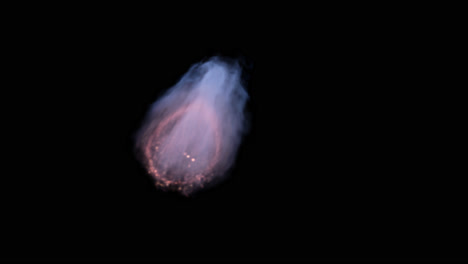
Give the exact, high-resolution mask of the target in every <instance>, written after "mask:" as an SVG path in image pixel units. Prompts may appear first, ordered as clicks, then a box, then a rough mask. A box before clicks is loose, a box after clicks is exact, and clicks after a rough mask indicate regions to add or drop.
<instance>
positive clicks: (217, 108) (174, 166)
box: [136, 57, 248, 196]
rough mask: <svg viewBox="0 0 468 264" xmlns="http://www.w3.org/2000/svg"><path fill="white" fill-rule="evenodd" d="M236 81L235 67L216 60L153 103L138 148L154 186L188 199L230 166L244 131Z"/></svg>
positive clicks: (243, 98) (242, 94) (201, 66)
mask: <svg viewBox="0 0 468 264" xmlns="http://www.w3.org/2000/svg"><path fill="white" fill-rule="evenodd" d="M240 78H241V68H240V66H239V64H238V63H228V62H227V61H223V60H221V59H220V58H218V57H214V58H211V59H210V60H208V61H207V62H204V63H198V64H195V65H194V66H192V67H191V68H190V69H189V71H188V72H187V73H186V74H185V75H184V76H183V77H182V78H181V80H180V81H179V82H178V83H177V84H176V85H175V86H173V87H172V88H171V89H169V90H168V92H167V93H166V94H165V95H164V96H162V98H160V99H159V100H158V101H156V102H155V103H154V105H153V106H152V108H151V110H150V111H149V113H148V115H147V117H146V120H145V122H144V124H143V126H142V128H141V129H140V131H139V132H138V135H137V141H136V147H137V150H138V152H139V154H140V157H141V159H142V162H143V164H144V165H145V166H146V168H147V169H148V173H150V174H151V175H152V176H153V177H154V179H155V181H156V186H158V187H161V188H164V189H171V190H177V191H179V192H181V193H182V194H184V195H187V196H188V195H190V194H191V193H193V192H194V191H196V190H199V189H200V188H202V187H204V186H206V184H208V183H210V182H213V180H215V179H219V178H220V177H221V176H222V175H223V174H224V173H225V172H226V170H227V169H229V168H230V166H231V165H232V163H233V160H234V157H235V154H236V151H237V148H238V145H239V143H240V140H241V136H242V134H243V132H245V119H244V113H243V111H244V105H245V102H246V100H247V99H248V95H247V93H246V91H245V90H244V88H243V87H242V85H241V81H240Z"/></svg>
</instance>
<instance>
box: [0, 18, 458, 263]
mask: <svg viewBox="0 0 468 264" xmlns="http://www.w3.org/2000/svg"><path fill="white" fill-rule="evenodd" d="M332 10H334V9H332ZM106 14H107V13H106ZM132 14H133V15H132V16H130V15H129V17H127V16H124V15H120V16H119V15H109V16H108V17H109V18H108V17H107V15H106V16H95V17H94V18H91V17H92V15H90V17H86V19H85V18H82V17H81V18H80V16H76V17H77V18H80V19H70V20H65V18H64V17H67V14H64V15H62V16H60V18H56V19H54V18H45V17H44V18H40V19H38V20H34V21H36V22H37V21H40V22H41V23H36V22H34V21H32V20H31V21H27V22H23V23H24V24H22V25H20V27H21V28H22V29H23V30H22V31H17V32H16V33H15V34H16V35H15V36H17V38H14V40H13V42H14V46H15V48H14V51H15V52H13V54H18V56H17V57H18V58H17V59H16V60H15V66H14V67H18V69H21V71H22V73H24V74H19V76H18V78H17V80H18V81H17V84H16V87H17V91H19V93H20V98H21V99H20V104H19V105H17V106H16V107H17V109H18V111H17V113H18V115H19V117H18V118H16V119H15V118H13V119H14V120H15V122H16V125H14V126H12V130H13V131H12V132H13V133H14V134H15V135H16V136H20V137H21V138H22V141H23V142H24V144H25V146H24V147H22V148H21V150H20V151H19V152H18V153H16V152H15V154H14V155H13V153H12V155H13V156H16V157H18V158H19V159H20V161H19V162H18V165H17V166H16V169H15V173H12V174H9V175H8V176H5V179H4V180H5V181H6V183H7V184H5V185H3V186H5V187H4V188H5V190H4V191H3V193H2V195H3V196H4V199H3V201H4V203H5V204H4V207H3V208H4V210H5V211H4V212H5V213H4V214H3V216H4V217H6V219H7V224H6V225H5V227H6V230H7V231H6V232H7V233H6V235H2V237H3V239H5V240H7V241H8V246H7V247H8V248H7V249H6V250H5V252H6V254H2V255H3V256H2V257H5V258H20V259H24V258H31V259H45V258H66V259H70V258H81V259H90V258H101V259H103V258H105V259H118V258H126V259H148V260H163V259H230V258H234V259H283V260H286V259H307V260H313V259H324V258H327V259H336V258H345V259H349V258H425V257H458V255H457V254H459V253H460V252H461V251H460V249H458V248H457V247H460V246H461V245H460V244H458V243H455V242H453V243H452V244H451V243H450V242H448V241H451V240H450V239H449V237H448V234H450V233H453V232H454V231H456V230H457V224H453V225H447V224H448V223H449V222H451V221H452V220H447V219H455V220H453V221H454V222H452V223H455V222H456V219H459V216H458V214H459V210H460V209H455V207H456V206H455V205H454V203H453V201H456V200H458V199H460V198H461V195H462V194H461V193H460V192H458V191H457V189H456V188H454V185H455V186H456V185H457V184H456V182H457V179H456V178H453V179H452V178H450V177H452V176H453V175H454V174H453V173H450V172H448V169H447V166H446V164H445V163H444V162H445V161H443V160H442V159H437V160H438V162H434V156H433V155H432V154H433V153H437V151H435V149H437V148H438V147H439V145H438V143H436V142H433V141H432V140H431V139H432V138H433V134H428V133H427V131H431V133H436V132H435V130H434V129H437V126H431V124H433V122H435V121H434V120H438V119H437V118H438V117H437V113H439V112H438V111H439V108H437V106H438V104H437V102H438V101H434V100H433V99H434V97H433V94H432V92H433V90H432V88H430V87H428V86H424V87H421V86H418V85H417V84H418V79H419V78H423V79H424V78H427V76H426V75H424V73H423V72H422V71H420V70H418V69H420V68H419V67H417V66H416V64H418V63H422V64H424V61H425V60H427V58H426V57H425V56H423V55H424V51H423V49H422V48H421V47H420V45H419V44H418V43H419V38H420V36H419V34H422V32H421V31H420V30H412V29H411V27H409V26H407V25H405V26H401V27H399V26H398V25H396V24H394V23H387V22H386V20H385V19H383V20H382V21H379V22H378V23H377V22H376V23H370V22H369V21H375V19H376V18H375V17H374V18H371V17H369V18H357V17H353V16H352V15H349V16H341V15H337V14H335V13H334V12H330V13H329V14H330V15H333V17H334V18H335V19H331V18H329V17H328V16H325V15H323V16H322V17H321V18H320V19H319V18H313V19H312V22H311V23H310V24H309V23H306V22H307V21H305V20H304V21H302V20H301V19H300V18H299V20H300V21H298V24H299V25H301V27H294V28H295V30H290V29H289V26H283V23H281V22H277V23H271V24H270V23H266V22H265V23H264V24H262V23H260V22H259V24H258V25H257V24H255V26H252V25H251V26H250V27H245V26H244V25H238V26H237V27H235V29H231V28H224V30H218V29H212V30H211V31H210V30H202V29H203V26H204V25H205V23H203V22H202V21H198V23H199V24H195V22H194V24H193V25H192V24H191V23H188V25H187V26H186V27H182V28H181V29H170V28H169V27H166V26H163V25H164V24H162V23H163V22H167V21H164V20H157V19H154V18H153V17H152V16H149V15H147V16H144V15H142V16H139V15H138V14H134V13H132ZM96 17H99V18H96ZM376 17H378V15H377V16H376ZM327 19H328V20H327ZM62 21H66V22H63V23H62ZM18 23H19V22H18ZM166 31H169V33H172V34H168V32H166ZM382 32H385V33H384V34H383V33H382ZM395 32H398V33H395ZM207 35H208V36H210V37H209V38H207V37H206V36H207ZM391 36H395V37H391ZM396 36H398V37H396ZM213 55H221V56H226V57H229V58H236V59H241V60H242V61H243V62H244V63H245V65H248V67H246V68H245V76H246V77H247V80H248V81H247V86H246V89H247V92H248V93H249V95H250V100H249V101H248V103H247V107H246V111H247V112H248V113H249V115H250V118H251V128H250V132H249V133H248V134H247V135H246V137H245V138H244V141H243V143H242V144H241V146H240V149H239V153H238V157H237V160H236V162H235V165H234V167H233V169H232V171H231V172H230V175H229V177H227V179H226V180H225V181H224V182H222V183H221V184H219V185H218V186H216V187H215V188H212V189H209V190H206V191H203V192H201V193H200V194H199V195H197V196H195V197H192V198H186V197H182V196H179V195H177V194H174V193H164V192H161V191H158V190H156V189H155V188H154V187H153V182H152V181H151V179H150V177H149V176H148V175H147V174H146V173H145V169H144V168H143V167H142V166H141V165H140V163H139V162H138V161H137V160H136V158H135V156H134V153H133V140H132V136H133V134H134V133H135V132H136V130H137V129H138V128H139V127H140V125H141V122H142V120H143V117H144V115H145V113H146V111H147V110H148V107H149V105H150V104H151V103H152V102H154V101H155V100H156V99H157V98H158V97H159V96H160V95H162V94H163V93H164V91H165V90H166V89H168V88H170V87H171V86H172V85H174V84H175V83H176V82H177V81H178V79H179V78H180V77H181V76H182V75H183V74H184V73H185V72H186V71H187V70H188V68H189V67H190V66H191V65H192V64H194V63H197V62H199V61H201V60H203V59H206V58H209V57H210V56H213ZM25 87H30V88H31V89H26V88H25ZM423 88H424V89H423ZM440 121H441V122H449V121H447V119H444V120H440ZM20 127H21V129H20ZM23 127H24V128H23ZM13 128H14V129H13ZM15 129H16V130H15ZM431 129H432V130H431ZM428 142H432V143H428ZM442 175H443V176H442ZM449 178H450V179H449ZM441 179H443V180H441ZM3 186H2V187H3ZM9 186H11V187H9ZM449 190H450V191H449ZM451 202H452V203H451ZM452 206H453V207H454V208H452ZM442 216H444V217H442ZM439 219H441V220H439ZM444 219H445V220H444ZM442 226H443V227H442ZM454 227H455V228H454ZM451 228H454V230H452V229H451ZM442 241H443V243H442ZM447 243H448V244H449V246H447ZM460 248H461V247H460Z"/></svg>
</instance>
